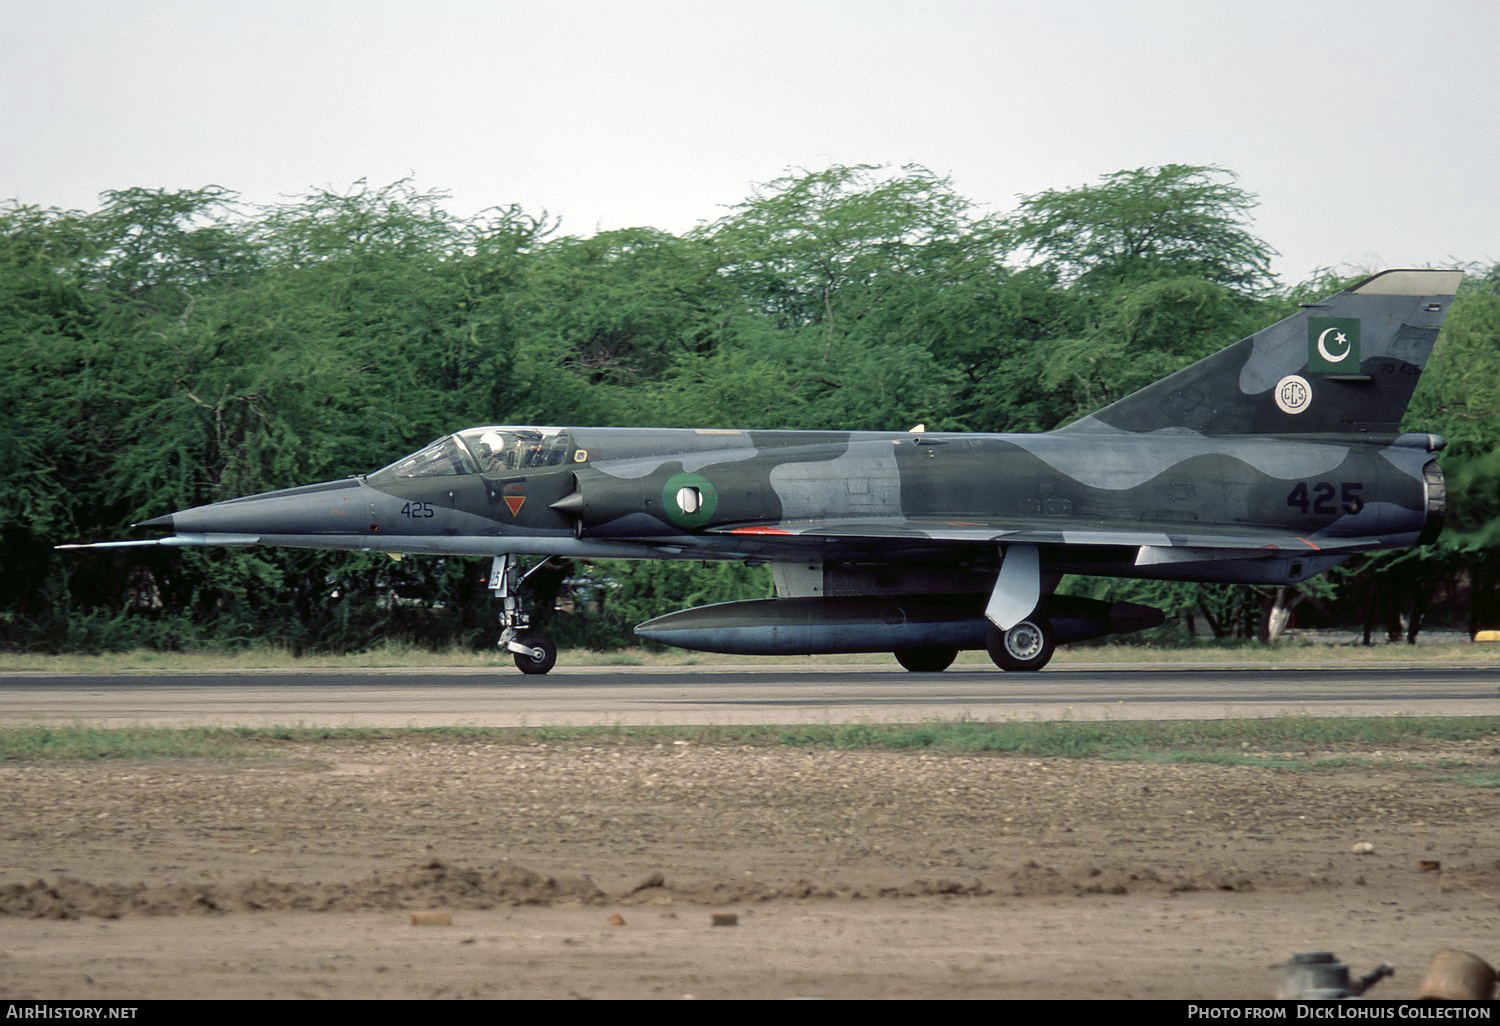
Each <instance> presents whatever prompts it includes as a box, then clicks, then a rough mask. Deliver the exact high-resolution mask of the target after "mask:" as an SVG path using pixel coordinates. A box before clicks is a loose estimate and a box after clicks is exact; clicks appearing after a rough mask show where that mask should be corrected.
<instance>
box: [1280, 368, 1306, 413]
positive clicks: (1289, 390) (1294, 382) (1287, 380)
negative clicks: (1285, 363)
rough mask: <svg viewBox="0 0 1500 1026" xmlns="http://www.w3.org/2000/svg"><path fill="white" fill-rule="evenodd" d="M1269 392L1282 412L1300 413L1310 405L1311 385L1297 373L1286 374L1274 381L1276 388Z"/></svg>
mask: <svg viewBox="0 0 1500 1026" xmlns="http://www.w3.org/2000/svg"><path fill="white" fill-rule="evenodd" d="M1271 394H1272V395H1274V396H1275V397H1276V406H1277V408H1278V409H1280V410H1281V412H1282V413H1291V414H1297V413H1301V412H1302V411H1303V410H1305V409H1307V408H1308V407H1309V406H1311V405H1312V386H1311V385H1309V384H1308V383H1307V379H1306V378H1304V377H1302V376H1301V375H1298V374H1288V375H1287V376H1286V377H1284V378H1282V379H1281V380H1280V381H1278V382H1276V390H1275V391H1274V392H1272V393H1271Z"/></svg>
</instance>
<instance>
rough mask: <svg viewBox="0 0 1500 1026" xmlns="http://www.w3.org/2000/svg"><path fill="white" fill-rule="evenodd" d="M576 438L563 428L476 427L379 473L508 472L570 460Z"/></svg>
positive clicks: (449, 474)
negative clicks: (573, 439) (569, 455)
mask: <svg viewBox="0 0 1500 1026" xmlns="http://www.w3.org/2000/svg"><path fill="white" fill-rule="evenodd" d="M572 448H573V441H572V439H571V438H570V437H569V436H568V432H567V431H566V430H564V429H563V428H552V427H477V428H469V429H468V430H467V431H460V432H458V433H457V434H455V435H444V436H443V437H442V438H439V439H438V440H437V441H435V442H433V443H432V444H431V445H429V446H427V447H426V448H425V449H421V450H419V451H417V452H414V453H412V454H411V455H410V456H407V457H405V458H404V459H399V460H397V461H396V462H395V463H392V464H391V465H390V466H388V467H386V468H384V469H383V470H379V471H376V473H378V474H391V475H393V476H395V477H400V478H413V477H450V476H455V475H459V474H475V473H483V474H509V473H513V472H515V471H518V470H533V469H536V468H538V467H552V466H557V465H558V464H561V463H564V462H566V461H567V458H568V453H569V452H570V451H571V450H572Z"/></svg>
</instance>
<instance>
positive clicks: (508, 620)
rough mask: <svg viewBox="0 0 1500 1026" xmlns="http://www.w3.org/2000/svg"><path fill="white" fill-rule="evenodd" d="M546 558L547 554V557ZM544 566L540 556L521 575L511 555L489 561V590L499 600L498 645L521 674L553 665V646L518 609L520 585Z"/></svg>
mask: <svg viewBox="0 0 1500 1026" xmlns="http://www.w3.org/2000/svg"><path fill="white" fill-rule="evenodd" d="M549 558H550V557H549ZM546 565H547V560H546V559H544V560H542V561H541V562H540V563H538V564H537V565H536V566H534V567H532V568H531V569H530V570H527V571H526V573H524V574H522V573H520V572H519V570H518V568H517V566H516V560H515V557H514V556H509V555H506V556H496V557H495V559H494V562H492V563H491V564H490V582H489V589H490V591H492V592H494V593H495V597H496V598H497V599H499V600H500V642H499V644H500V647H501V648H503V649H505V650H506V651H507V652H510V653H511V654H512V656H513V658H514V659H515V661H516V669H518V670H520V671H521V672H522V673H546V672H548V671H549V670H551V669H552V667H554V666H556V665H557V646H556V645H554V644H553V643H552V639H550V638H548V637H547V636H546V635H545V634H543V633H541V632H540V631H534V630H532V629H531V617H530V616H529V615H528V614H527V613H526V612H525V611H524V610H523V609H522V608H521V596H520V594H519V593H520V590H521V585H523V584H525V583H526V578H528V577H530V576H531V575H532V574H534V573H536V572H537V571H538V570H540V569H541V568H542V567H544V566H546Z"/></svg>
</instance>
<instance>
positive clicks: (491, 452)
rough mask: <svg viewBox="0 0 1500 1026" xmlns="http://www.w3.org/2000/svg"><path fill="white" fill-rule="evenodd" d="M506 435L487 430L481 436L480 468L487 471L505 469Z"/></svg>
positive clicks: (506, 454)
mask: <svg viewBox="0 0 1500 1026" xmlns="http://www.w3.org/2000/svg"><path fill="white" fill-rule="evenodd" d="M508 455H509V453H507V452H506V450H505V437H504V436H503V435H501V434H500V432H498V431H486V432H485V433H484V434H482V435H480V436H479V469H480V470H482V471H484V472H485V473H493V472H495V471H497V470H505V469H507V468H506V456H508Z"/></svg>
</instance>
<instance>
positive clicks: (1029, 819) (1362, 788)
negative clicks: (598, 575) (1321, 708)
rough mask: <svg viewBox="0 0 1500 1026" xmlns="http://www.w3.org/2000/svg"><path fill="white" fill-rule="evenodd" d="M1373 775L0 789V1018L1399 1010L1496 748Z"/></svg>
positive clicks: (615, 752) (798, 760) (997, 772)
mask: <svg viewBox="0 0 1500 1026" xmlns="http://www.w3.org/2000/svg"><path fill="white" fill-rule="evenodd" d="M1249 754H1254V753H1249ZM1378 758H1379V759H1380V760H1381V762H1382V765H1381V767H1380V768H1376V769H1369V768H1356V769H1350V770H1339V771H1324V772H1289V771H1284V770H1275V769H1270V768H1261V767H1227V766H1216V765H1166V764H1159V763H1131V762H1106V761H1097V760H1068V759H1028V758H1014V757H1002V756H995V757H984V756H955V755H944V754H934V753H922V752H834V751H801V750H794V749H786V748H776V749H770V748H752V747H740V746H722V747H718V746H711V745H699V744H684V743H677V744H663V745H655V746H652V745H641V744H630V743H626V742H623V741H620V742H616V741H614V740H603V741H590V742H561V743H549V744H540V743H538V744H503V743H502V744H490V743H485V742H473V741H465V740H457V739H438V738H430V737H422V738H417V737H414V736H406V737H405V738H401V739H390V740H369V741H357V742H351V741H339V742H321V743H306V744H278V745H275V746H271V745H270V744H269V743H267V747H266V751H265V754H264V755H263V756H258V757H253V758H244V759H235V760H231V761H210V760H150V761H139V762H125V761H100V762H87V763H85V762H51V763H37V764H19V763H10V764H6V765H3V766H0V998H96V999H105V998H110V999H130V998H146V999H151V998H155V999H161V998H214V997H234V998H324V997H331V998H370V997H375V998H384V997H399V998H426V997H475V998H563V997H587V998H673V999H676V998H682V997H689V996H691V997H697V998H793V997H798V998H1053V997H1063V998H1108V999H1117V998H1169V999H1186V998H1193V997H1204V998H1210V997H1212V998H1265V997H1270V996H1272V995H1273V993H1274V990H1275V986H1276V980H1277V971H1276V966H1277V965H1278V964H1279V963H1282V962H1284V961H1286V959H1287V958H1288V957H1289V956H1291V955H1292V954H1293V953H1294V952H1297V951H1307V950H1330V951H1333V952H1335V953H1336V954H1337V955H1338V956H1339V957H1340V958H1342V959H1343V960H1344V961H1346V962H1348V963H1350V965H1351V967H1352V968H1353V969H1354V970H1355V971H1356V972H1362V971H1364V970H1367V969H1370V968H1372V967H1373V966H1374V965H1375V964H1376V963H1378V962H1390V963H1392V964H1393V965H1394V966H1395V967H1396V971H1397V975H1396V976H1395V978H1394V979H1393V980H1388V981H1386V982H1384V983H1382V984H1381V985H1380V987H1379V988H1378V989H1377V990H1376V991H1375V992H1374V994H1373V995H1372V996H1378V997H1389V998H1401V997H1413V996H1415V995H1416V993H1417V987H1418V983H1419V981H1420V979H1421V977H1422V975H1423V972H1424V970H1425V968H1426V965H1427V963H1428V961H1429V960H1430V958H1431V956H1432V954H1433V953H1434V952H1435V951H1436V950H1438V949H1439V948H1443V947H1458V948H1463V949H1467V950H1470V951H1473V952H1475V953H1477V954H1479V955H1481V957H1484V958H1486V959H1487V960H1488V961H1490V962H1491V963H1492V964H1494V963H1500V828H1497V825H1500V789H1495V788H1480V787H1474V786H1469V785H1466V784H1463V783H1459V782H1455V781H1452V780H1444V779H1441V778H1443V777H1444V776H1452V775H1453V774H1452V773H1451V772H1446V771H1444V770H1442V769H1441V768H1440V767H1441V766H1442V765H1443V764H1444V763H1445V762H1448V761H1450V760H1462V761H1463V762H1464V763H1466V764H1470V765H1472V764H1476V763H1480V764H1486V765H1489V766H1490V767H1491V768H1492V769H1493V768H1494V767H1496V766H1500V750H1497V748H1496V746H1495V744H1494V743H1493V742H1484V743H1451V744H1449V743H1436V742H1434V743H1423V744H1420V745H1416V746H1414V747H1411V748H1408V749H1404V750H1400V751H1391V750H1386V751H1384V752H1382V753H1380V754H1379V756H1378ZM1396 760H1398V761H1399V763H1400V764H1399V765H1394V766H1393V765H1391V763H1392V762H1393V761H1396ZM1362 846H1369V847H1370V848H1371V849H1372V850H1369V851H1364V852H1361V851H1359V850H1357V849H1359V848H1360V847H1362ZM1423 862H1427V863H1437V864H1438V865H1439V867H1440V868H1437V869H1433V868H1432V866H1431V865H1427V866H1423V865H1422V863H1423ZM423 910H439V911H441V912H446V913H447V914H448V918H449V920H450V923H449V924H448V925H441V924H439V925H418V924H414V923H413V919H412V913H413V912H414V911H423ZM716 916H717V917H725V916H729V917H733V919H734V923H733V925H724V924H716V923H715V921H714V917H716ZM438 918H441V917H438Z"/></svg>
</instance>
